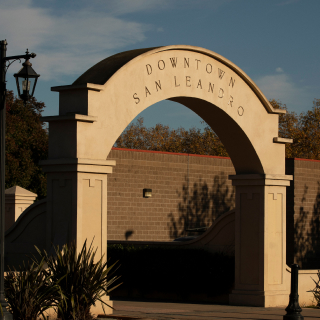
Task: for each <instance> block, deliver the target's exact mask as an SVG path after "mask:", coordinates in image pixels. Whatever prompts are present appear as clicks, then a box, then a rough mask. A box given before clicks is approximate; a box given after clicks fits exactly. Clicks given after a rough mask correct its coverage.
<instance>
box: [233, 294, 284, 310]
mask: <svg viewBox="0 0 320 320" xmlns="http://www.w3.org/2000/svg"><path fill="white" fill-rule="evenodd" d="M288 301H289V292H287V291H246V290H233V292H232V293H231V294H230V295H229V304H230V305H233V306H252V307H265V308H268V307H286V306H287V305H288Z"/></svg>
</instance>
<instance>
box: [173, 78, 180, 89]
mask: <svg viewBox="0 0 320 320" xmlns="http://www.w3.org/2000/svg"><path fill="white" fill-rule="evenodd" d="M174 86H175V87H180V84H177V79H176V76H174Z"/></svg>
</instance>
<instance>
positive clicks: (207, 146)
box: [115, 117, 228, 157]
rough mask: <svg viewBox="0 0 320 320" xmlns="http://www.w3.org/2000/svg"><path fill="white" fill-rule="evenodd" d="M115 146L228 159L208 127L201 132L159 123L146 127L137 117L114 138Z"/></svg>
mask: <svg viewBox="0 0 320 320" xmlns="http://www.w3.org/2000/svg"><path fill="white" fill-rule="evenodd" d="M115 147H118V148H127V149H140V150H153V151H164V152H176V153H190V154H202V155H215V156H224V157H227V156H228V153H227V151H226V150H225V148H224V146H223V144H222V143H221V141H220V139H219V138H218V136H217V135H216V134H215V133H214V132H213V131H212V129H211V128H210V127H209V126H207V127H205V129H204V131H201V130H200V129H197V128H191V129H189V130H186V129H183V128H179V129H177V130H175V129H170V128H169V127H168V126H164V125H162V124H157V125H156V126H155V127H151V128H147V127H146V126H145V125H144V124H143V118H141V117H140V118H139V119H138V120H137V122H136V123H131V124H130V125H129V126H128V127H127V128H126V129H125V131H124V132H123V133H122V134H121V135H120V137H119V138H118V139H117V141H116V143H115Z"/></svg>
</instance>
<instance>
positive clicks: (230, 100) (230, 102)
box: [228, 96, 233, 107]
mask: <svg viewBox="0 0 320 320" xmlns="http://www.w3.org/2000/svg"><path fill="white" fill-rule="evenodd" d="M232 102H233V97H232V96H230V99H229V102H228V104H230V106H231V107H232Z"/></svg>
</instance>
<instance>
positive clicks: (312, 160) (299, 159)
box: [287, 158, 320, 162]
mask: <svg viewBox="0 0 320 320" xmlns="http://www.w3.org/2000/svg"><path fill="white" fill-rule="evenodd" d="M287 159H290V160H296V161H311V162H320V160H315V159H303V158H287Z"/></svg>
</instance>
